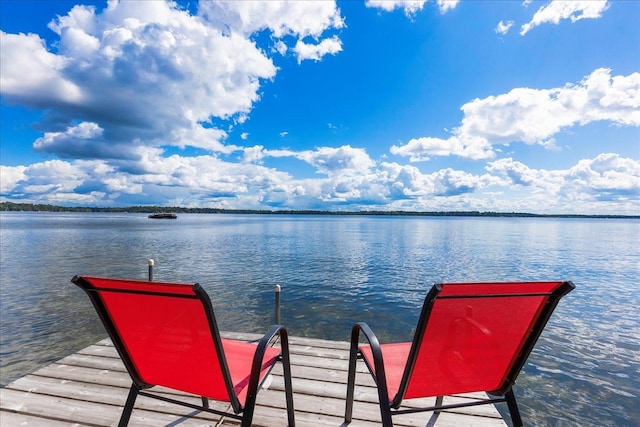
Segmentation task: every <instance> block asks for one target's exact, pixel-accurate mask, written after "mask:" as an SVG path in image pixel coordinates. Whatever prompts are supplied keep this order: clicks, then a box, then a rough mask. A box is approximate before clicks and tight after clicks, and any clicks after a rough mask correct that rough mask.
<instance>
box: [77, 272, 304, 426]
mask: <svg viewBox="0 0 640 427" xmlns="http://www.w3.org/2000/svg"><path fill="white" fill-rule="evenodd" d="M71 281H72V282H73V283H75V284H76V285H78V286H79V287H80V288H82V289H83V290H84V291H85V292H86V293H87V295H88V296H89V298H90V299H91V302H92V303H93V306H94V307H95V309H96V310H97V312H98V315H99V316H100V319H101V320H102V322H103V324H104V326H105V328H106V329H107V332H108V333H109V336H110V337H111V340H112V341H113V344H114V346H115V348H116V349H117V350H118V353H119V354H120V357H121V358H122V361H123V362H124V365H125V366H126V368H127V371H128V372H129V375H131V378H132V380H133V384H132V385H131V389H130V391H129V396H128V398H127V401H126V404H125V406H124V410H123V411H122V415H121V418H120V423H119V424H118V425H119V426H120V427H124V426H126V425H127V424H128V423H129V418H130V417H131V412H132V411H133V406H134V404H135V401H136V397H137V396H138V395H142V396H147V397H152V398H155V399H159V400H162V401H165V402H169V403H175V404H178V405H182V406H186V407H189V408H192V409H196V410H201V411H206V412H211V413H214V414H217V415H223V416H227V417H230V418H234V419H237V420H241V423H242V424H241V425H242V426H245V427H246V426H250V425H251V421H252V419H253V413H254V407H255V403H256V394H257V392H258V390H259V386H260V385H261V384H262V382H263V380H264V379H265V378H266V377H267V375H268V373H269V372H270V371H271V369H272V368H273V366H274V365H275V363H276V362H277V361H281V362H282V364H283V367H284V382H285V394H286V402H287V419H288V423H289V426H294V425H295V421H294V412H293V392H292V388H291V368H290V361H289V344H288V337H287V331H286V329H284V328H283V327H281V326H277V325H276V326H273V327H271V329H270V330H269V332H267V334H266V335H265V336H264V337H263V338H262V339H261V340H260V342H259V343H258V345H255V344H251V343H245V342H241V341H233V340H229V339H223V338H220V333H219V331H218V326H217V324H216V319H215V317H214V315H213V307H212V305H211V300H210V299H209V296H208V295H207V293H206V292H205V291H204V289H202V287H201V286H200V285H198V284H195V285H184V284H176V283H160V282H145V281H137V280H124V279H107V278H98V277H87V276H75V277H74V278H73V279H72V280H71ZM277 336H279V337H280V347H281V350H280V349H278V348H274V347H272V346H269V344H270V343H271V342H272V341H274V339H275V338H276V337H277ZM153 386H164V387H168V388H171V389H174V390H180V391H183V392H187V393H192V394H195V395H197V396H201V397H202V406H199V405H193V404H190V403H188V402H183V401H178V400H175V399H171V398H167V397H165V396H162V395H158V394H155V393H150V392H148V391H146V390H147V389H149V388H151V387H153ZM209 399H212V400H217V401H223V402H229V403H230V404H231V408H232V410H233V412H232V413H231V412H225V411H221V410H215V409H212V408H210V407H209Z"/></svg>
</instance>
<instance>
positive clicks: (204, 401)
mask: <svg viewBox="0 0 640 427" xmlns="http://www.w3.org/2000/svg"><path fill="white" fill-rule="evenodd" d="M200 398H201V399H202V407H203V408H205V409H209V399H208V398H206V397H204V396H200Z"/></svg>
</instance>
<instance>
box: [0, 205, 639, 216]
mask: <svg viewBox="0 0 640 427" xmlns="http://www.w3.org/2000/svg"><path fill="white" fill-rule="evenodd" d="M0 211H3V212H8V211H11V212H105V213H144V214H149V213H160V212H171V213H176V214H178V213H202V214H263V215H277V214H280V215H283V214H284V215H395V216H462V217H528V218H532V217H541V218H635V219H640V215H581V214H533V213H526V212H491V211H488V212H480V211H433V212H427V211H324V210H266V209H219V208H185V207H179V206H171V207H169V206H127V207H97V206H56V205H47V204H34V203H13V202H0Z"/></svg>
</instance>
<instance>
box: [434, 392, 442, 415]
mask: <svg viewBox="0 0 640 427" xmlns="http://www.w3.org/2000/svg"><path fill="white" fill-rule="evenodd" d="M443 401H444V396H437V397H436V404H435V406H436V407H439V406H442V402H443ZM433 412H434V413H435V414H439V413H440V411H439V410H438V409H436V410H435V411H433Z"/></svg>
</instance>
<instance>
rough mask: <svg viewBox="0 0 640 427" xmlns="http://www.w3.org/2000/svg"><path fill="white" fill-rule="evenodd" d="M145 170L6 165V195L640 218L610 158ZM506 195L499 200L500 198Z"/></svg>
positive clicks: (334, 159) (198, 163)
mask: <svg viewBox="0 0 640 427" xmlns="http://www.w3.org/2000/svg"><path fill="white" fill-rule="evenodd" d="M140 151H141V152H139V153H138V154H139V157H140V158H141V159H142V160H140V161H138V162H135V163H130V164H127V163H126V161H123V162H124V163H123V164H122V165H121V166H127V167H131V168H135V171H136V173H131V172H132V171H131V170H128V171H127V172H124V171H123V170H125V169H127V167H114V166H113V165H110V164H108V163H107V162H105V161H103V160H75V161H72V162H66V161H61V160H52V161H47V162H43V163H37V164H33V165H30V166H27V167H22V166H21V167H6V166H4V167H2V169H1V170H0V173H1V174H2V180H1V182H2V194H3V195H6V194H8V193H10V194H11V196H12V197H11V198H12V199H13V200H20V199H21V197H22V196H26V195H28V199H27V200H29V201H32V202H36V203H73V204H76V203H82V204H92V205H99V206H109V205H112V204H115V205H118V204H121V203H122V202H123V201H125V200H130V198H131V197H134V199H136V198H137V199H139V198H140V197H142V198H144V200H146V202H147V203H152V204H159V205H181V206H200V207H202V206H205V207H206V206H210V207H218V208H228V209H250V208H254V209H264V208H284V209H348V210H354V209H383V210H423V211H424V210H426V211H434V210H493V211H503V212H504V211H507V212H508V211H519V212H523V211H530V212H539V213H590V212H593V210H592V209H593V206H594V203H596V205H597V211H596V212H593V213H616V214H625V213H626V214H634V213H635V214H637V212H638V209H640V162H639V161H638V160H634V159H629V158H623V157H621V156H620V155H618V154H612V153H605V154H600V155H598V156H596V157H595V158H593V159H584V160H580V161H579V162H577V164H575V165H574V166H572V167H570V168H568V169H565V170H544V169H533V168H530V167H528V166H527V165H525V164H524V163H522V162H519V161H516V160H513V159H511V158H504V159H499V160H495V161H492V162H489V163H488V165H487V167H486V173H484V174H482V175H475V174H472V173H469V172H464V171H460V170H455V169H452V168H444V169H440V170H436V171H433V172H430V173H425V172H422V171H421V170H419V169H418V168H417V167H415V166H412V165H400V164H398V163H394V162H380V163H378V162H373V161H372V160H371V159H370V158H369V157H368V156H367V155H366V153H365V152H364V151H363V150H358V149H354V148H351V147H348V146H345V147H341V148H340V149H331V148H320V149H318V150H316V151H314V152H300V153H296V152H293V151H286V150H282V151H280V152H270V151H268V150H264V149H263V148H262V147H255V150H254V152H255V153H257V154H256V157H258V158H265V157H268V156H271V155H274V156H294V157H299V158H300V159H304V161H307V162H308V163H309V164H311V165H313V166H314V167H315V168H316V169H317V170H318V172H321V173H322V174H324V175H325V176H324V177H318V178H307V179H297V178H294V177H292V176H291V175H289V174H288V173H286V172H282V171H278V170H276V169H273V168H268V167H265V166H263V165H260V164H254V163H249V162H245V163H231V162H225V161H223V160H221V159H218V158H216V157H213V156H209V155H203V156H198V157H182V156H178V155H173V156H170V157H163V156H162V153H161V151H160V150H158V149H155V148H141V149H140ZM497 195H499V197H494V196H497Z"/></svg>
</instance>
